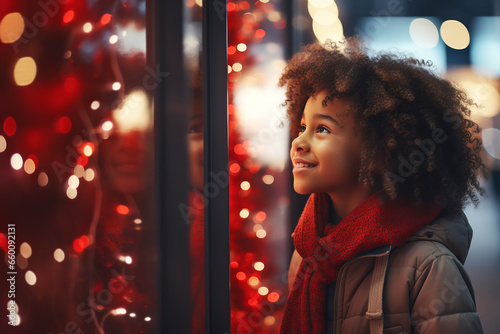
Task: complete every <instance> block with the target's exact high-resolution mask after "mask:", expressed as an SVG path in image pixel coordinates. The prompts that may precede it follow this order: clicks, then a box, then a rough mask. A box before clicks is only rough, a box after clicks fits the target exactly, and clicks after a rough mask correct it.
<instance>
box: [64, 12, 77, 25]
mask: <svg viewBox="0 0 500 334" xmlns="http://www.w3.org/2000/svg"><path fill="white" fill-rule="evenodd" d="M74 18H75V11H74V10H68V11H67V12H66V13H64V16H63V23H70V22H71V21H73V19H74Z"/></svg>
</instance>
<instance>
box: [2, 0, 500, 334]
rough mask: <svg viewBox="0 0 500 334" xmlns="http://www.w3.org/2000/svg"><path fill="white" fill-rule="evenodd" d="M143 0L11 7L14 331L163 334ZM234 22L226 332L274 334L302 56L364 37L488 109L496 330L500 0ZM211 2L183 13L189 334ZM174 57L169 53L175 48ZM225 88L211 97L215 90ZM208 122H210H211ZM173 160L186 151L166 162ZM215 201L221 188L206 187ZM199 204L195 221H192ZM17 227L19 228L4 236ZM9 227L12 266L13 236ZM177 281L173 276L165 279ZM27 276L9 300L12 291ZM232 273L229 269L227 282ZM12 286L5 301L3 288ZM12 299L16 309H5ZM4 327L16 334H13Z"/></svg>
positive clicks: (6, 197)
mask: <svg viewBox="0 0 500 334" xmlns="http://www.w3.org/2000/svg"><path fill="white" fill-rule="evenodd" d="M151 3H152V1H144V0H45V1H44V0H41V1H38V2H33V1H27V0H17V1H10V0H4V1H2V3H1V4H0V73H1V75H0V103H1V107H0V125H1V127H0V189H1V191H0V248H1V249H2V250H0V253H2V252H3V253H5V254H3V255H2V257H4V258H5V261H2V264H1V266H0V267H1V268H2V269H1V270H2V273H1V274H0V278H1V279H2V281H3V282H4V283H2V285H1V286H2V290H1V292H0V293H1V295H0V305H8V304H7V303H8V301H10V300H14V301H15V307H13V310H14V311H13V312H11V311H10V310H8V311H5V310H4V311H2V312H7V313H5V314H12V315H13V324H14V325H16V326H15V327H12V326H10V325H9V324H8V321H10V320H8V319H7V320H6V319H5V318H4V320H2V322H1V323H0V328H1V329H2V330H1V331H2V332H8V333H11V332H12V333H34V332H46V333H50V332H52V333H59V332H63V333H70V332H77V330H78V329H81V330H82V331H84V332H85V333H140V332H144V333H156V332H158V328H159V327H158V326H159V323H158V312H159V305H160V302H161V301H159V300H158V297H157V296H158V295H159V291H160V289H161V284H160V283H159V282H158V279H157V275H158V266H159V264H158V263H159V262H158V258H159V256H160V255H161V254H160V251H159V249H160V248H159V245H158V243H159V240H158V238H157V234H158V230H159V228H160V226H159V224H160V223H159V221H158V219H157V217H155V212H156V211H155V210H156V209H157V208H156V207H157V206H158V205H161V203H157V201H156V196H157V193H155V181H156V180H155V175H158V174H155V172H156V173H158V171H155V170H154V166H155V161H157V160H158V159H159V158H160V157H158V156H155V154H154V147H155V145H157V144H158V143H155V139H154V131H153V130H154V128H155V126H157V124H154V123H155V122H154V119H155V118H154V116H155V115H156V114H157V113H163V112H165V111H164V110H157V109H155V108H153V105H154V101H153V96H154V93H155V92H156V90H157V88H158V86H159V84H160V83H162V82H163V81H164V80H168V73H164V72H162V71H161V70H159V68H158V67H157V66H156V64H155V63H154V62H153V63H152V62H151V61H150V59H151V50H152V46H153V48H154V45H155V37H156V35H155V31H154V30H153V29H152V26H151V22H150V21H151V17H150V16H148V11H149V10H150V7H148V6H150V4H151ZM211 5H213V6H214V8H215V10H216V11H217V12H218V13H220V15H227V26H228V34H227V37H226V36H221V37H220V38H227V60H228V64H227V78H228V107H227V112H228V134H227V138H228V141H229V156H228V174H227V175H228V176H229V181H228V182H227V181H226V180H227V177H223V176H221V178H220V184H218V186H219V187H220V188H225V189H228V190H229V195H230V201H229V213H228V214H229V218H230V254H229V255H230V263H229V264H228V266H229V270H230V283H231V290H230V299H231V332H232V333H277V332H278V331H279V325H280V322H281V318H282V315H283V309H284V305H285V302H286V296H287V294H288V291H287V281H286V277H287V270H288V263H289V259H290V256H291V253H292V250H293V248H292V244H291V237H290V234H291V232H292V231H293V229H294V227H295V225H296V223H297V220H298V217H299V215H300V213H301V211H302V208H303V205H304V203H305V200H306V198H305V197H303V196H298V195H296V194H294V193H293V189H292V187H291V172H290V164H289V162H288V160H289V158H288V152H289V142H290V138H289V136H288V128H287V126H288V125H287V121H286V119H285V117H284V116H285V109H284V107H283V106H282V102H283V101H284V91H283V90H282V89H278V88H277V81H278V79H279V76H280V74H281V72H282V71H283V69H284V67H285V66H286V62H287V60H288V59H289V58H290V57H291V55H293V54H294V53H296V52H297V51H299V50H300V47H301V46H302V45H305V44H308V43H312V42H315V41H317V40H319V41H321V42H322V41H325V40H326V39H327V38H330V39H333V40H340V39H341V38H343V37H344V36H345V37H348V36H352V35H355V34H356V35H359V36H360V37H362V38H363V39H364V40H365V41H366V42H367V44H368V45H369V46H370V47H371V49H372V50H373V51H374V52H376V51H378V50H384V51H395V52H403V53H406V54H411V55H413V56H415V57H417V58H419V59H423V60H430V61H432V63H433V71H435V73H436V74H438V75H439V76H442V77H445V78H448V79H449V80H452V81H453V82H454V83H455V84H457V85H459V86H460V87H462V88H463V89H464V90H465V91H467V92H468V94H469V95H470V97H471V98H472V99H474V100H475V101H476V102H477V104H478V105H479V106H478V108H476V109H475V110H473V114H472V116H471V118H472V119H473V120H474V121H475V122H477V123H479V124H480V126H481V128H482V129H483V130H482V139H483V146H484V150H483V158H484V163H485V164H486V165H487V166H488V168H489V170H490V177H489V179H488V180H487V181H486V180H484V187H485V188H486V190H487V196H485V197H484V198H483V199H482V200H481V204H480V205H479V207H478V208H474V207H467V208H465V210H464V211H465V213H466V215H467V217H468V218H469V220H470V223H471V225H472V227H473V229H474V238H473V241H472V246H471V249H470V252H469V257H468V260H467V262H466V268H467V270H468V272H469V275H470V276H471V279H472V282H473V284H474V288H475V292H476V301H477V308H478V312H479V315H480V318H481V321H482V324H483V327H484V330H485V333H496V332H497V329H498V328H499V327H500V304H499V303H498V300H500V283H499V280H498V277H500V243H499V239H500V119H499V117H500V116H498V112H499V111H500V95H499V91H500V81H499V77H500V37H499V36H500V1H498V0H482V1H475V2H471V1H465V0H459V1H456V0H455V1H451V0H446V1H439V2H436V1H429V0H420V1H411V0H370V1H348V0H337V1H333V0H309V1H307V0H293V1H288V0H286V1H285V0H260V1H227V3H226V2H224V1H214V2H212V3H211ZM202 6H203V3H202V1H201V0H200V1H198V0H196V1H195V0H185V1H183V10H182V12H181V13H179V15H181V17H182V20H183V22H184V24H183V25H182V27H179V29H182V31H183V36H184V37H183V55H184V59H183V62H182V63H180V64H179V66H182V67H183V68H184V69H185V72H186V87H185V90H186V92H187V95H186V96H187V99H186V102H185V104H184V105H183V106H182V107H183V108H184V110H185V114H186V118H187V120H188V125H189V126H188V128H187V129H186V137H185V138H169V137H168V134H167V138H169V140H172V141H179V140H185V142H186V147H187V151H188V152H184V153H185V154H187V156H188V157H189V183H190V186H189V188H188V189H186V195H187V196H188V198H189V201H190V203H189V208H190V209H189V210H188V212H187V213H186V215H185V217H186V220H187V223H188V230H187V233H188V235H189V241H190V245H189V255H190V263H191V266H190V268H191V280H190V282H186V284H187V285H189V291H190V294H191V295H190V296H189V297H190V298H188V296H186V303H187V302H188V301H190V302H191V309H192V310H193V311H192V315H191V332H192V333H203V332H204V331H205V327H204V323H205V321H204V319H205V318H204V314H205V312H206V310H205V304H204V268H205V253H204V231H203V226H204V216H203V207H204V206H203V201H204V199H206V198H207V197H208V196H211V195H210V194H211V193H210V191H211V189H209V188H207V186H206V185H204V182H203V170H204V162H203V129H204V124H203V113H202V110H203V99H202V95H203V84H202V78H203V74H202V73H203V72H204V69H203V66H202V65H201V64H202V61H201V59H202V55H203V52H204V50H203V48H202V45H203V43H202V35H203V31H202V29H203V28H202V21H203V17H202ZM167 49H168V46H167ZM214 89H217V88H214ZM205 128H206V125H205ZM166 159H167V161H175V157H166ZM212 190H213V189H212ZM193 208H194V210H193ZM11 224H12V225H11ZM9 227H15V236H16V239H15V246H16V248H15V250H13V252H14V256H15V259H16V264H15V266H14V269H12V268H10V263H9V262H8V261H9V254H12V252H11V253H9V251H11V249H10V248H9V241H8V240H9V236H10V235H12V233H11V232H12V229H10V230H9V229H8V228H9ZM167 269H168V270H171V272H172V275H175V273H176V268H167ZM8 272H16V285H15V298H13V297H11V296H9V295H8V292H9V285H8V284H5V282H6V279H7V277H9V276H10V275H8V274H7V273H8ZM220 274H221V275H225V273H220ZM4 287H5V289H4ZM9 305H10V304H9ZM4 329H5V330H4Z"/></svg>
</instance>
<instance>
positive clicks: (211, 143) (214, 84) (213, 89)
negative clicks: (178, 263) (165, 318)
mask: <svg viewBox="0 0 500 334" xmlns="http://www.w3.org/2000/svg"><path fill="white" fill-rule="evenodd" d="M202 20H203V24H202V27H203V28H202V29H203V56H202V57H203V62H202V63H203V122H204V123H203V125H204V138H203V140H204V146H203V149H204V152H203V153H204V181H205V191H204V193H205V201H206V203H205V310H206V333H230V331H231V307H230V290H229V289H230V288H229V172H228V116H227V103H228V96H227V3H226V1H222V0H204V1H203V13H202ZM220 176H225V178H226V180H227V182H225V183H226V184H221V182H220ZM212 191H213V193H212Z"/></svg>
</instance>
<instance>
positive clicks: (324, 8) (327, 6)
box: [307, 1, 339, 20]
mask: <svg viewBox="0 0 500 334" xmlns="http://www.w3.org/2000/svg"><path fill="white" fill-rule="evenodd" d="M318 2H319V1H312V2H311V1H309V2H308V4H307V10H308V12H309V15H310V16H311V18H312V19H313V20H314V19H315V16H316V14H318V13H319V12H329V13H331V14H333V15H334V16H335V17H338V16H339V8H338V7H337V4H336V3H335V2H334V1H323V4H319V3H318ZM318 5H319V6H321V7H319V6H318ZM321 15H324V14H321ZM320 20H321V19H320Z"/></svg>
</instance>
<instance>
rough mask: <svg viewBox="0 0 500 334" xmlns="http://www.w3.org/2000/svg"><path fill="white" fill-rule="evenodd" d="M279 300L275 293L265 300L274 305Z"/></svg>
mask: <svg viewBox="0 0 500 334" xmlns="http://www.w3.org/2000/svg"><path fill="white" fill-rule="evenodd" d="M279 299H280V295H279V293H277V292H271V293H270V294H269V295H268V296H267V300H269V301H270V302H271V303H276V302H277V301H278V300H279Z"/></svg>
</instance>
